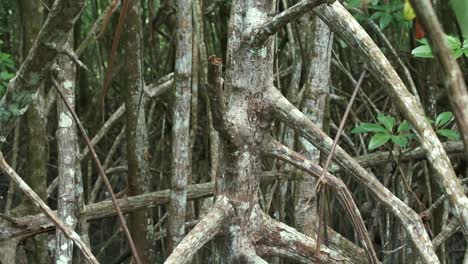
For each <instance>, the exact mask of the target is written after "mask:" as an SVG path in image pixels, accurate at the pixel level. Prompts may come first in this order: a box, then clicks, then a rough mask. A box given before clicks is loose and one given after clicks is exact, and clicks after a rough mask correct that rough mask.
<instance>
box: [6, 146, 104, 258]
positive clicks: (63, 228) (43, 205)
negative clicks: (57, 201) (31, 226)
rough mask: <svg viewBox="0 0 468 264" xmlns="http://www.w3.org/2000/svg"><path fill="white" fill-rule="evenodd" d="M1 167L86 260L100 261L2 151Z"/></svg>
mask: <svg viewBox="0 0 468 264" xmlns="http://www.w3.org/2000/svg"><path fill="white" fill-rule="evenodd" d="M0 169H1V170H2V171H3V172H4V173H5V174H6V175H7V176H8V177H10V179H11V180H12V181H14V182H15V183H16V186H17V187H18V188H19V189H20V190H21V191H22V192H23V193H24V194H25V195H26V196H28V198H29V199H31V201H32V202H33V204H34V205H35V206H36V207H37V208H39V209H40V210H41V211H42V212H43V213H44V214H45V215H46V216H47V217H49V218H50V220H51V221H52V222H53V223H54V224H55V226H56V227H57V228H58V229H60V231H62V232H63V234H64V235H65V236H66V237H67V238H68V239H70V240H72V241H73V242H74V243H75V245H76V246H77V247H78V248H79V249H80V250H81V252H82V253H83V255H84V256H85V258H86V260H88V262H89V263H99V262H98V261H97V259H96V257H95V256H94V255H93V253H92V252H91V249H90V248H89V247H88V245H87V244H86V243H85V242H84V241H83V240H82V239H81V238H80V236H79V235H78V234H77V233H76V232H75V231H74V230H73V229H71V228H69V227H67V226H65V224H64V223H63V222H62V220H60V218H58V217H57V215H55V214H54V212H53V211H52V209H50V208H49V206H47V204H46V203H44V201H42V200H41V198H40V197H39V196H38V195H37V194H36V193H35V192H34V191H33V189H31V187H29V185H28V184H27V183H26V182H25V181H23V179H22V178H21V177H20V176H19V175H18V174H17V173H16V172H15V171H14V170H13V168H11V167H10V165H8V163H7V162H6V160H5V158H4V157H3V154H2V152H0Z"/></svg>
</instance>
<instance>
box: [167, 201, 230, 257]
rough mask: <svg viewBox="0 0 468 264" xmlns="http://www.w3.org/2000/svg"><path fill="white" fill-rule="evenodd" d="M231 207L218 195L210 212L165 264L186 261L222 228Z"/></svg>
mask: <svg viewBox="0 0 468 264" xmlns="http://www.w3.org/2000/svg"><path fill="white" fill-rule="evenodd" d="M232 212H233V208H232V206H231V205H230V204H229V201H228V199H227V198H226V197H220V198H219V199H218V200H217V201H216V202H215V204H214V205H213V208H212V209H211V210H210V212H209V213H208V214H207V215H205V216H204V217H203V219H201V220H200V222H198V224H197V225H196V226H195V227H194V228H193V229H192V230H191V231H190V232H189V233H188V234H187V235H186V236H185V237H184V239H183V240H182V241H181V242H180V243H179V245H177V247H176V248H175V249H174V251H173V252H172V254H171V255H170V256H169V258H167V260H166V262H164V263H165V264H184V263H188V262H189V261H190V260H191V259H192V257H193V255H194V254H195V253H197V251H198V250H199V249H200V248H201V247H203V246H204V245H205V244H206V243H207V242H209V241H210V240H211V239H212V238H213V237H215V236H216V235H217V234H218V233H219V232H220V231H221V229H222V227H223V226H224V224H225V223H226V221H227V220H228V218H229V216H230V215H231V214H232Z"/></svg>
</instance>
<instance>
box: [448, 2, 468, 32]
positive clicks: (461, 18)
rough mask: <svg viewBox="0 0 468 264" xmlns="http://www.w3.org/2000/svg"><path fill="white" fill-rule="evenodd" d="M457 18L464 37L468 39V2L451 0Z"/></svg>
mask: <svg viewBox="0 0 468 264" xmlns="http://www.w3.org/2000/svg"><path fill="white" fill-rule="evenodd" d="M450 4H451V5H452V9H453V12H454V13H455V17H456V18H457V20H458V25H460V29H461V31H462V34H463V36H464V37H465V38H466V37H468V16H467V15H466V14H468V1H466V0H450Z"/></svg>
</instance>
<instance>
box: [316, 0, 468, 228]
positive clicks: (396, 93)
mask: <svg viewBox="0 0 468 264" xmlns="http://www.w3.org/2000/svg"><path fill="white" fill-rule="evenodd" d="M315 12H316V14H317V15H318V16H319V17H320V18H321V19H322V20H324V21H325V23H327V24H328V26H329V27H330V28H331V29H332V30H333V31H334V32H335V33H337V34H338V35H340V36H341V37H342V38H343V40H345V41H346V42H347V43H348V44H349V45H351V46H353V47H355V48H357V50H358V51H359V52H360V54H361V56H363V58H366V60H367V61H368V63H369V67H370V69H372V72H373V74H374V76H375V77H376V78H377V79H378V80H379V81H380V82H381V83H382V84H383V85H384V86H385V87H386V88H387V89H388V91H389V94H390V96H391V98H392V100H393V103H394V105H395V107H396V108H397V109H398V110H399V111H400V112H401V113H402V114H403V116H404V117H405V118H406V120H408V122H410V123H411V125H412V127H413V129H414V131H415V132H416V135H417V137H418V139H419V141H420V143H421V146H422V147H423V149H424V150H425V152H426V153H427V158H428V161H429V163H430V164H431V165H432V167H433V168H434V177H435V179H436V180H437V182H438V184H439V186H440V187H441V189H442V190H443V192H444V193H445V194H446V195H447V197H448V198H449V201H450V206H451V208H452V210H453V213H454V215H455V217H456V218H457V219H459V221H460V224H461V226H462V230H463V232H464V234H465V236H467V235H468V198H467V196H466V195H465V193H464V191H463V187H462V186H461V184H460V181H459V180H458V179H457V176H456V174H455V172H454V170H453V167H452V165H451V163H450V160H449V158H448V156H447V153H446V152H445V150H444V148H443V146H442V143H441V142H440V140H439V139H438V138H437V135H436V134H435V132H434V130H433V129H432V127H431V125H430V124H429V122H428V121H427V120H426V118H425V115H424V112H423V110H422V109H421V107H420V105H419V103H418V102H417V101H416V99H415V97H414V96H413V95H412V94H411V93H410V92H409V91H408V89H407V88H406V86H405V84H404V83H403V82H402V80H401V79H400V77H399V76H398V74H397V73H396V72H395V70H394V69H393V67H392V66H391V64H390V63H389V62H388V60H387V59H386V58H385V56H384V55H383V53H382V52H381V51H380V49H379V48H378V47H377V45H376V44H375V43H374V42H373V41H372V39H371V38H370V37H369V35H368V34H367V33H366V32H365V30H364V29H363V28H362V27H361V26H360V25H359V23H358V22H357V21H356V20H355V19H354V18H353V16H351V14H349V12H348V11H347V10H346V9H345V8H344V7H343V6H342V5H341V4H340V3H339V2H335V3H334V4H333V5H330V6H320V7H319V8H317V10H315Z"/></svg>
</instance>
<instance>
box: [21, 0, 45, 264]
mask: <svg viewBox="0 0 468 264" xmlns="http://www.w3.org/2000/svg"><path fill="white" fill-rule="evenodd" d="M21 9H22V10H23V13H22V20H23V24H24V53H25V54H27V53H28V52H29V50H30V49H31V48H32V47H33V44H34V41H35V39H36V37H37V35H38V33H39V31H40V29H41V26H42V24H43V22H44V6H43V5H42V4H41V3H40V2H38V1H27V0H26V1H24V0H23V1H21ZM38 90H39V93H38V95H37V99H36V100H35V101H34V103H32V104H31V106H30V107H29V109H28V111H27V112H26V145H27V154H26V156H27V157H26V159H27V161H28V163H27V164H28V165H27V168H26V171H27V173H26V175H27V178H26V179H25V180H26V182H27V183H28V184H29V186H31V188H32V189H33V190H34V191H35V192H36V193H37V194H38V195H39V197H41V199H43V200H44V201H46V199H47V191H46V190H47V167H46V164H47V157H48V152H47V131H46V122H47V121H46V116H45V108H44V87H43V86H42V85H41V87H40V88H39V89H38ZM22 205H24V206H25V209H26V210H25V211H24V213H33V212H37V211H36V209H35V208H34V205H33V204H32V202H31V201H30V200H29V199H28V198H27V197H25V198H24V200H23V203H22ZM32 240H35V242H34V244H31V245H32V246H33V248H35V252H34V253H33V254H30V255H29V256H28V259H29V261H35V262H38V263H46V262H47V261H48V254H47V252H48V251H47V241H46V237H44V236H37V237H34V238H32ZM33 255H34V256H33Z"/></svg>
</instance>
